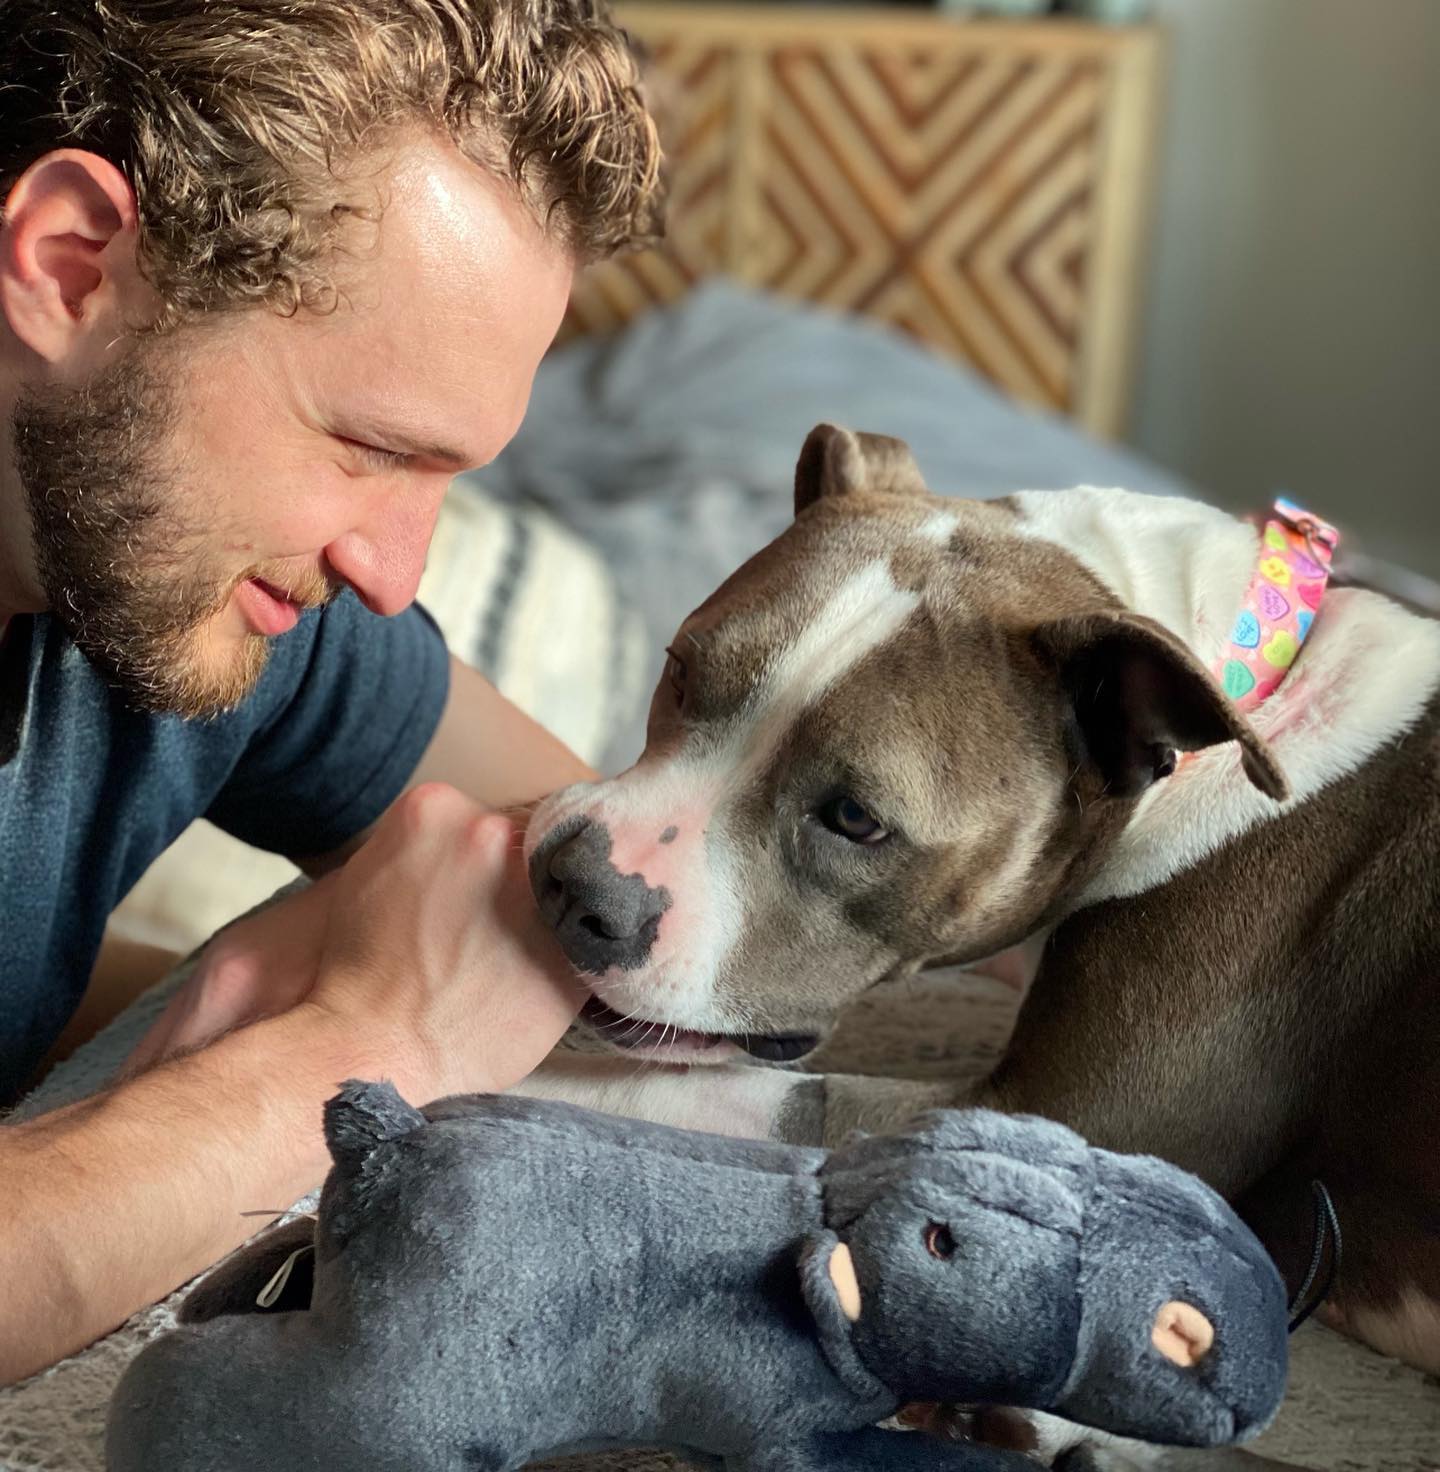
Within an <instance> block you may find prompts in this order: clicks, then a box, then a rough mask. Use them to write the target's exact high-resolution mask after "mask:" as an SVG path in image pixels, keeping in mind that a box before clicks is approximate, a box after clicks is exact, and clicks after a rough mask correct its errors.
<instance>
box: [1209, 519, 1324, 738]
mask: <svg viewBox="0 0 1440 1472" xmlns="http://www.w3.org/2000/svg"><path fill="white" fill-rule="evenodd" d="M1339 541H1340V534H1339V533H1338V532H1337V531H1336V530H1335V528H1334V527H1333V526H1331V525H1330V524H1329V522H1325V521H1321V520H1320V518H1319V517H1318V516H1312V515H1311V514H1310V512H1308V511H1306V510H1304V509H1303V508H1302V507H1300V506H1297V505H1296V504H1295V503H1294V502H1293V501H1287V500H1285V499H1284V498H1283V497H1282V498H1281V499H1279V500H1277V501H1276V502H1275V508H1274V515H1273V516H1272V517H1271V518H1270V520H1268V521H1267V522H1266V523H1265V529H1264V531H1263V532H1262V533H1261V536H1260V563H1259V566H1257V567H1256V569H1255V575H1254V576H1253V577H1252V578H1251V580H1250V587H1249V590H1248V592H1247V593H1246V595H1245V602H1244V604H1243V605H1242V606H1241V609H1240V612H1239V614H1238V615H1237V616H1236V619H1235V625H1234V627H1233V628H1232V629H1231V631H1230V639H1229V643H1228V644H1227V646H1226V647H1225V649H1224V650H1223V651H1222V652H1221V654H1220V657H1219V658H1218V659H1217V660H1216V661H1215V664H1214V671H1215V678H1216V679H1217V680H1219V682H1220V684H1221V687H1222V688H1223V689H1224V691H1225V693H1226V694H1227V695H1228V696H1229V697H1230V698H1231V700H1233V701H1234V702H1235V704H1236V705H1237V706H1238V707H1239V708H1240V709H1241V710H1242V711H1249V710H1254V708H1255V707H1256V706H1257V705H1259V704H1260V703H1261V701H1263V700H1265V699H1266V698H1267V697H1268V696H1270V695H1272V694H1273V693H1274V692H1275V689H1276V687H1277V686H1278V685H1279V684H1280V682H1281V681H1282V680H1283V679H1284V678H1285V676H1286V674H1287V673H1288V672H1289V670H1290V666H1291V665H1292V664H1294V663H1295V656H1296V655H1297V654H1299V653H1300V646H1301V645H1302V644H1303V643H1304V642H1305V636H1306V635H1307V634H1308V633H1309V632H1310V626H1311V625H1312V624H1313V623H1314V622H1315V615H1316V613H1317V612H1318V611H1319V608H1320V600H1321V599H1322V598H1323V597H1324V596H1325V585H1326V583H1327V582H1328V581H1329V579H1330V559H1331V558H1332V556H1333V555H1334V552H1335V548H1336V546H1337V545H1338V544H1339Z"/></svg>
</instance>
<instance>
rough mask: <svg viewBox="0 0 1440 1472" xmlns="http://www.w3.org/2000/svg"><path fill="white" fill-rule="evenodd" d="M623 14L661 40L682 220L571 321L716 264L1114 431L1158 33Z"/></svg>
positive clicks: (588, 282) (856, 16) (852, 13)
mask: <svg viewBox="0 0 1440 1472" xmlns="http://www.w3.org/2000/svg"><path fill="white" fill-rule="evenodd" d="M618 15H619V18H620V20H621V22H622V24H623V25H624V26H625V27H626V29H627V30H628V31H629V32H630V34H631V35H632V37H634V38H635V40H636V41H637V42H638V43H639V45H640V47H641V49H642V51H643V52H645V53H646V54H647V56H648V58H649V87H650V91H651V94H652V101H653V103H654V105H655V108H656V111H657V114H658V116H659V118H660V122H661V132H662V137H663V138H664V141H665V145H666V151H667V154H668V159H669V171H670V183H671V194H670V200H671V203H670V225H669V235H668V239H667V241H666V243H665V245H664V246H663V247H662V248H661V249H658V250H654V251H648V252H644V253H642V254H638V255H631V256H626V257H622V258H620V259H618V260H615V261H610V262H607V263H605V264H603V265H600V266H596V267H593V268H591V269H590V270H589V271H587V272H586V273H585V274H584V275H583V276H582V278H581V280H580V283H579V284H578V286H577V289H576V293H575V297H574V300H573V303H572V308H571V315H570V319H569V323H568V330H569V331H570V332H576V331H579V332H603V331H608V330H610V329H613V328H614V327H616V326H618V325H620V324H621V323H623V322H625V321H627V320H628V319H629V318H631V317H632V316H634V315H635V314H636V313H638V312H641V311H643V310H645V309H646V308H647V307H649V306H652V305H654V304H655V303H658V302H665V301H671V300H673V299H674V298H676V297H677V296H679V295H680V294H681V293H683V292H684V291H686V290H687V289H688V288H689V287H690V286H691V284H692V283H693V282H695V281H696V280H697V279H699V278H700V277H702V276H707V275H712V274H715V273H717V272H724V273H727V274H729V275H731V276H734V277H738V278H740V279H741V280H743V281H747V282H750V283H752V284H754V285H757V286H764V287H767V288H770V289H771V290H774V291H777V292H781V293H785V294H788V295H791V296H796V297H801V298H804V299H806V300H808V301H814V302H820V303H824V304H827V305H830V306H834V307H841V308H845V309H848V310H850V311H855V312H860V313H864V314H866V315H868V316H871V317H877V318H880V319H882V320H884V321H886V322H890V323H893V324H895V325H897V326H899V327H901V328H904V329H906V330H908V331H909V332H911V333H913V334H915V336H917V337H919V338H921V339H922V340H924V341H925V342H928V343H931V344H933V345H934V346H936V347H938V348H940V349H941V350H943V351H947V352H950V353H954V354H957V355H959V356H961V357H963V358H965V359H967V360H968V361H969V362H970V363H971V364H973V365H974V366H975V367H976V368H978V369H979V370H980V371H981V372H982V373H984V374H985V375H986V376H987V377H989V378H991V379H993V380H994V381H995V382H996V383H998V384H1000V385H1001V386H1002V387H1004V388H1006V389H1008V390H1009V391H1011V392H1012V393H1014V394H1016V395H1018V396H1019V397H1021V398H1024V399H1028V400H1031V401H1034V402H1037V403H1040V404H1045V405H1048V406H1050V407H1052V408H1055V409H1059V410H1061V411H1063V412H1065V413H1068V414H1071V415H1073V416H1074V417H1075V418H1076V419H1078V420H1079V421H1080V422H1081V423H1083V424H1084V425H1086V426H1087V427H1088V428H1090V429H1092V430H1094V431H1096V432H1098V433H1101V434H1107V435H1108V434H1115V433H1117V432H1118V431H1119V429H1120V428H1121V425H1122V423H1123V421H1124V415H1125V407H1126V399H1127V395H1128V388H1129V377H1130V358H1131V349H1132V339H1133V336H1134V331H1135V316H1136V286H1137V277H1138V274H1139V271H1138V267H1139V263H1140V260H1139V258H1140V251H1141V245H1142V237H1143V234H1144V222H1145V217H1146V196H1147V193H1148V183H1149V171H1150V161H1151V154H1152V142H1153V135H1154V117H1155V100H1156V85H1157V75H1158V62H1159V50H1160V48H1159V38H1158V36H1157V34H1156V32H1154V31H1153V30H1151V29H1148V28H1139V29H1122V28H1110V27H1102V26H1097V25H1092V24H1086V23H1082V22H1063V21H1053V22H1052V21H1036V22H1008V23H1007V22H977V21H965V20H960V19H951V18H947V17H944V16H941V15H937V14H936V13H935V12H933V11H919V10H915V11H910V10H877V11H860V10H853V9H844V10H840V9H814V8H811V7H807V6H796V7H794V8H790V7H784V6H769V5H763V6H762V5H757V6H752V7H744V8H740V7H727V8H713V7H711V6H708V5H692V4H673V3H672V4H654V3H651V4H632V5H624V4H622V5H620V6H619V7H618Z"/></svg>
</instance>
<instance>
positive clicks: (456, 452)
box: [346, 419, 481, 470]
mask: <svg viewBox="0 0 1440 1472" xmlns="http://www.w3.org/2000/svg"><path fill="white" fill-rule="evenodd" d="M346 433H347V437H348V438H350V439H354V440H363V441H364V442H365V443H366V444H371V445H378V446H379V447H380V448H381V449H382V450H398V451H401V452H403V453H404V454H407V455H419V456H420V457H421V458H422V459H425V460H438V461H440V462H441V464H444V465H453V466H454V467H455V468H456V469H457V470H463V469H464V468H465V467H466V466H470V465H478V464H480V463H481V462H480V458H479V457H478V456H476V455H472V454H470V453H469V452H468V451H466V450H461V449H457V448H455V447H454V446H452V445H444V444H440V443H438V442H437V441H434V440H431V439H428V438H426V437H424V436H422V435H412V434H408V433H406V431H405V430H403V429H392V428H389V427H387V426H385V425H383V424H381V423H380V422H379V421H378V420H375V421H372V420H363V419H362V420H357V421H355V422H354V424H353V425H352V426H351V428H350V430H349V431H347V432H346Z"/></svg>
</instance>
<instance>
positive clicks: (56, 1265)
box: [0, 1007, 394, 1384]
mask: <svg viewBox="0 0 1440 1472" xmlns="http://www.w3.org/2000/svg"><path fill="white" fill-rule="evenodd" d="M386 1061H387V1064H388V1065H389V1067H388V1068H387V1069H385V1070H383V1071H389V1072H393V1071H394V1070H393V1061H394V1060H393V1059H391V1060H386ZM377 1071H381V1070H380V1069H379V1065H378V1060H369V1059H367V1058H365V1057H364V1056H363V1055H362V1054H361V1053H360V1052H359V1050H358V1049H356V1048H355V1047H354V1046H353V1045H347V1041H346V1040H345V1039H344V1038H343V1036H341V1035H340V1029H338V1028H337V1027H335V1026H334V1025H333V1022H332V1019H330V1018H329V1017H327V1016H326V1014H324V1013H322V1012H319V1011H317V1010H315V1009H313V1008H308V1007H297V1008H295V1009H292V1010H291V1011H289V1012H287V1013H285V1014H284V1015H282V1016H280V1017H276V1018H273V1019H270V1020H269V1021H265V1022H259V1023H256V1024H255V1025H254V1026H252V1027H248V1028H245V1029H243V1030H242V1031H240V1032H237V1033H232V1034H231V1035H230V1036H229V1037H226V1038H222V1039H221V1040H220V1042H218V1043H216V1044H215V1045H214V1046H213V1047H210V1048H206V1049H205V1050H204V1051H202V1052H200V1053H195V1054H192V1055H191V1056H189V1057H186V1058H181V1059H178V1060H176V1061H174V1062H172V1063H167V1064H164V1065H162V1066H161V1067H159V1068H156V1069H154V1070H152V1071H151V1072H149V1073H147V1074H144V1075H143V1076H141V1077H140V1078H138V1079H136V1080H134V1081H133V1082H131V1083H129V1084H127V1085H125V1086H124V1087H122V1088H118V1089H115V1090H114V1091H112V1092H109V1093H106V1094H102V1095H100V1096H98V1097H97V1098H94V1099H90V1100H86V1101H84V1102H82V1103H80V1104H75V1105H71V1106H70V1107H69V1108H68V1109H63V1110H58V1111H57V1112H56V1113H54V1114H50V1115H46V1116H44V1117H42V1118H41V1119H38V1120H36V1121H34V1122H33V1123H30V1124H20V1125H14V1126H11V1127H9V1128H5V1129H3V1130H0V1180H3V1181H4V1182H5V1194H6V1209H5V1213H4V1215H3V1217H0V1269H3V1271H4V1275H5V1281H6V1283H7V1284H8V1285H9V1286H8V1291H7V1294H6V1299H7V1301H6V1305H5V1311H4V1316H3V1332H0V1384H8V1383H10V1382H11V1381H13V1380H18V1379H20V1378H21V1377H22V1376H25V1375H29V1374H33V1373H34V1372H35V1371H37V1370H41V1369H43V1368H45V1367H46V1366H47V1365H50V1364H53V1363H54V1362H55V1361H56V1360H58V1359H60V1358H62V1357H63V1356H64V1355H66V1354H69V1353H71V1352H73V1351H74V1350H77V1349H80V1348H81V1347H82V1346H84V1345H85V1344H87V1343H89V1342H90V1341H91V1340H92V1339H94V1338H96V1337H97V1336H98V1335H100V1334H103V1333H105V1332H106V1331H108V1330H109V1329H112V1328H114V1327H115V1326H116V1325H117V1324H119V1323H121V1322H123V1320H124V1319H125V1318H126V1317H127V1316H128V1315H129V1314H131V1313H133V1312H134V1311H135V1309H137V1308H139V1307H141V1306H142V1305H144V1304H146V1303H151V1302H153V1301H155V1300H156V1299H158V1298H161V1297H163V1296H164V1295H165V1294H167V1293H169V1292H170V1291H171V1290H172V1289H174V1288H176V1287H178V1286H179V1284H181V1283H183V1282H185V1281H186V1280H187V1279H188V1278H190V1277H193V1276H194V1275H195V1274H196V1273H197V1272H199V1271H201V1270H202V1269H204V1268H206V1267H208V1266H209V1265H210V1264H211V1263H213V1262H215V1261H217V1260H218V1259H219V1258H221V1257H223V1256H224V1255H225V1253H227V1252H228V1251H230V1249H231V1248H233V1247H235V1246H237V1245H238V1244H239V1243H240V1242H242V1241H244V1239H245V1238H246V1237H248V1236H250V1235H251V1234H252V1233H253V1232H255V1231H256V1230H257V1229H258V1228H259V1227H260V1226H261V1225H263V1223H261V1222H259V1221H256V1220H254V1219H252V1218H249V1217H246V1216H244V1215H242V1213H243V1212H246V1211H257V1210H267V1209H269V1210H278V1209H281V1208H284V1207H287V1206H289V1205H290V1203H291V1202H293V1201H295V1200H297V1199H298V1198H299V1197H301V1196H303V1195H304V1194H305V1193H306V1192H307V1191H309V1190H311V1189H313V1188H314V1187H315V1186H316V1185H317V1184H318V1183H319V1181H320V1180H321V1179H322V1177H323V1176H324V1174H325V1168H326V1163H327V1162H326V1156H325V1149H324V1141H323V1139H322V1136H321V1132H320V1120H321V1106H322V1104H323V1103H324V1101H325V1099H327V1098H328V1097H329V1096H330V1095H331V1094H333V1093H334V1092H335V1086H336V1084H337V1083H339V1082H340V1081H341V1080H342V1079H343V1078H344V1077H346V1076H347V1075H349V1074H359V1075H364V1074H372V1075H373V1074H374V1073H375V1072H377Z"/></svg>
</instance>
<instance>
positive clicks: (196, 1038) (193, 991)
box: [122, 875, 337, 1078]
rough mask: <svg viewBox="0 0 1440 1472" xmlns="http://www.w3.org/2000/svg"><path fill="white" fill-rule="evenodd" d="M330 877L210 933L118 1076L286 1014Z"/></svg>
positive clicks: (312, 946) (312, 955)
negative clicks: (186, 974) (258, 1020)
mask: <svg viewBox="0 0 1440 1472" xmlns="http://www.w3.org/2000/svg"><path fill="white" fill-rule="evenodd" d="M336 877H337V876H335V875H328V876H327V877H326V878H324V879H321V880H320V881H318V882H317V883H315V884H311V885H307V886H305V887H303V888H301V889H297V890H295V891H294V892H293V893H290V894H287V895H284V896H283V897H282V898H280V899H277V900H275V901H274V902H273V903H271V904H268V905H266V906H265V908H264V909H262V910H257V911H256V912H255V913H253V914H250V915H246V916H244V917H243V918H241V919H239V920H236V921H235V922H234V923H233V924H230V925H227V926H226V927H225V929H224V930H222V931H221V932H220V933H219V934H218V935H216V936H214V937H213V938H212V939H211V940H210V941H209V942H208V943H207V944H206V946H205V948H204V949H203V950H202V951H201V952H200V954H199V955H198V956H197V957H196V958H195V961H194V966H193V969H192V970H191V972H190V975H189V976H187V977H186V978H185V980H184V981H183V982H182V983H181V984H180V987H179V988H178V990H177V991H176V993H175V995H174V996H173V997H171V999H170V1001H169V1004H168V1005H167V1006H166V1008H165V1010H164V1011H163V1012H162V1013H161V1014H160V1016H159V1018H158V1019H157V1020H156V1022H155V1024H154V1026H153V1027H151V1028H150V1030H149V1031H148V1032H147V1033H146V1034H145V1036H144V1037H143V1038H141V1039H140V1041H139V1043H138V1044H136V1046H135V1049H134V1051H133V1052H132V1053H131V1054H130V1056H129V1058H128V1059H126V1061H125V1066H124V1069H123V1070H122V1077H125V1078H129V1077H131V1076H133V1075H134V1074H137V1073H143V1072H144V1071H145V1069H147V1068H150V1067H152V1066H153V1065H154V1064H156V1063H158V1062H160V1061H161V1059H164V1058H175V1057H178V1056H179V1055H180V1054H182V1053H190V1052H193V1051H194V1050H195V1049H196V1048H200V1047H204V1045H205V1044H206V1043H212V1042H214V1041H215V1039H216V1038H218V1037H220V1036H222V1035H223V1034H225V1033H227V1032H230V1031H232V1030H233V1029H234V1028H237V1027H243V1026H244V1025H245V1024H246V1023H247V1022H254V1021H255V1020H256V1019H257V1018H260V1017H274V1016H276V1015H277V1014H279V1013H281V1012H285V1011H288V1010H289V1009H290V1008H291V1007H293V1006H295V1004H296V1003H297V1002H299V1001H301V1000H302V999H303V998H305V997H306V996H308V995H309V994H310V990H311V988H312V987H313V986H314V985H315V976H316V972H317V969H318V967H319V962H320V949H321V944H322V942H323V940H324V938H325V926H326V922H327V918H328V911H329V905H330V899H331V896H332V895H333V893H334V888H335V879H336Z"/></svg>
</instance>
